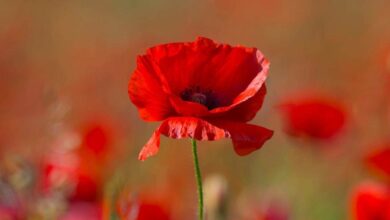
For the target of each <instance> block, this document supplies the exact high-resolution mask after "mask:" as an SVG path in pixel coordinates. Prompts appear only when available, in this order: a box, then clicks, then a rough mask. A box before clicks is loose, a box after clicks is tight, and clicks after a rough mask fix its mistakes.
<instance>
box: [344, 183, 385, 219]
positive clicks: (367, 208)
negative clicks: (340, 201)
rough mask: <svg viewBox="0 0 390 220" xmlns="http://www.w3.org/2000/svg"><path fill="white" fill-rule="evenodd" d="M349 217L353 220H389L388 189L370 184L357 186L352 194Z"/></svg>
mask: <svg viewBox="0 0 390 220" xmlns="http://www.w3.org/2000/svg"><path fill="white" fill-rule="evenodd" d="M351 215H352V219H354V220H389V219H390V189H389V188H388V187H386V186H385V185H381V184H377V183H371V182H369V183H363V184H360V185H358V186H357V187H356V188H355V189H354V190H353V193H352V198H351Z"/></svg>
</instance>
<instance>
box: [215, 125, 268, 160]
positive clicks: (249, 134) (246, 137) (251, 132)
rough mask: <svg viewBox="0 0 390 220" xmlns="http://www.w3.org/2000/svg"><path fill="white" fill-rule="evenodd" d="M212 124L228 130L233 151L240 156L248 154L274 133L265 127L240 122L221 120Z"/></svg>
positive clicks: (258, 147)
mask: <svg viewBox="0 0 390 220" xmlns="http://www.w3.org/2000/svg"><path fill="white" fill-rule="evenodd" d="M213 124H215V125H217V126H218V127H221V128H223V129H225V130H226V131H228V132H229V134H230V137H231V138H232V141H233V145H234V151H235V152H236V153H237V154H238V155H240V156H245V155H248V154H250V153H252V152H253V151H256V150H258V149H260V148H261V147H262V146H263V144H264V143H265V142H266V141H267V140H269V139H270V138H271V137H272V135H273V133H274V132H273V131H271V130H269V129H267V128H263V127H260V126H257V125H251V124H245V123H240V122H226V121H221V122H215V123H213Z"/></svg>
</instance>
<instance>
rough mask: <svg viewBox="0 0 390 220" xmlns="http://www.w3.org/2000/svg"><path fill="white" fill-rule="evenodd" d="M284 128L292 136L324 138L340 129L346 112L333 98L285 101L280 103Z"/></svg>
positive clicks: (332, 135) (331, 135)
mask: <svg viewBox="0 0 390 220" xmlns="http://www.w3.org/2000/svg"><path fill="white" fill-rule="evenodd" d="M281 110H282V112H283V113H284V116H285V123H286V127H285V130H286V132H287V133H288V134H290V135H292V136H303V137H310V138H313V139H317V140H325V139H329V138H332V137H334V136H336V135H337V134H338V133H340V131H341V130H342V128H343V126H344V124H345V121H346V114H345V111H344V108H343V107H342V105H341V104H339V103H338V102H337V101H335V100H330V99H327V98H321V97H313V98H304V99H298V100H292V101H288V102H285V103H283V104H282V105H281Z"/></svg>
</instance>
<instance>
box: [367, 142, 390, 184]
mask: <svg viewBox="0 0 390 220" xmlns="http://www.w3.org/2000/svg"><path fill="white" fill-rule="evenodd" d="M366 162H367V164H368V165H369V166H370V167H372V168H373V169H375V170H376V171H379V172H380V173H382V174H385V175H386V176H387V177H388V178H389V179H390V145H387V146H384V147H382V148H380V149H377V150H375V151H373V152H372V153H370V154H369V155H368V156H367V158H366Z"/></svg>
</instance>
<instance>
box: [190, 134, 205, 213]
mask: <svg viewBox="0 0 390 220" xmlns="http://www.w3.org/2000/svg"><path fill="white" fill-rule="evenodd" d="M191 142H192V155H193V157H194V166H195V177H196V185H197V188H198V217H199V220H203V187H202V175H201V173H200V168H199V160H198V151H197V146H196V140H195V139H192V140H191Z"/></svg>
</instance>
